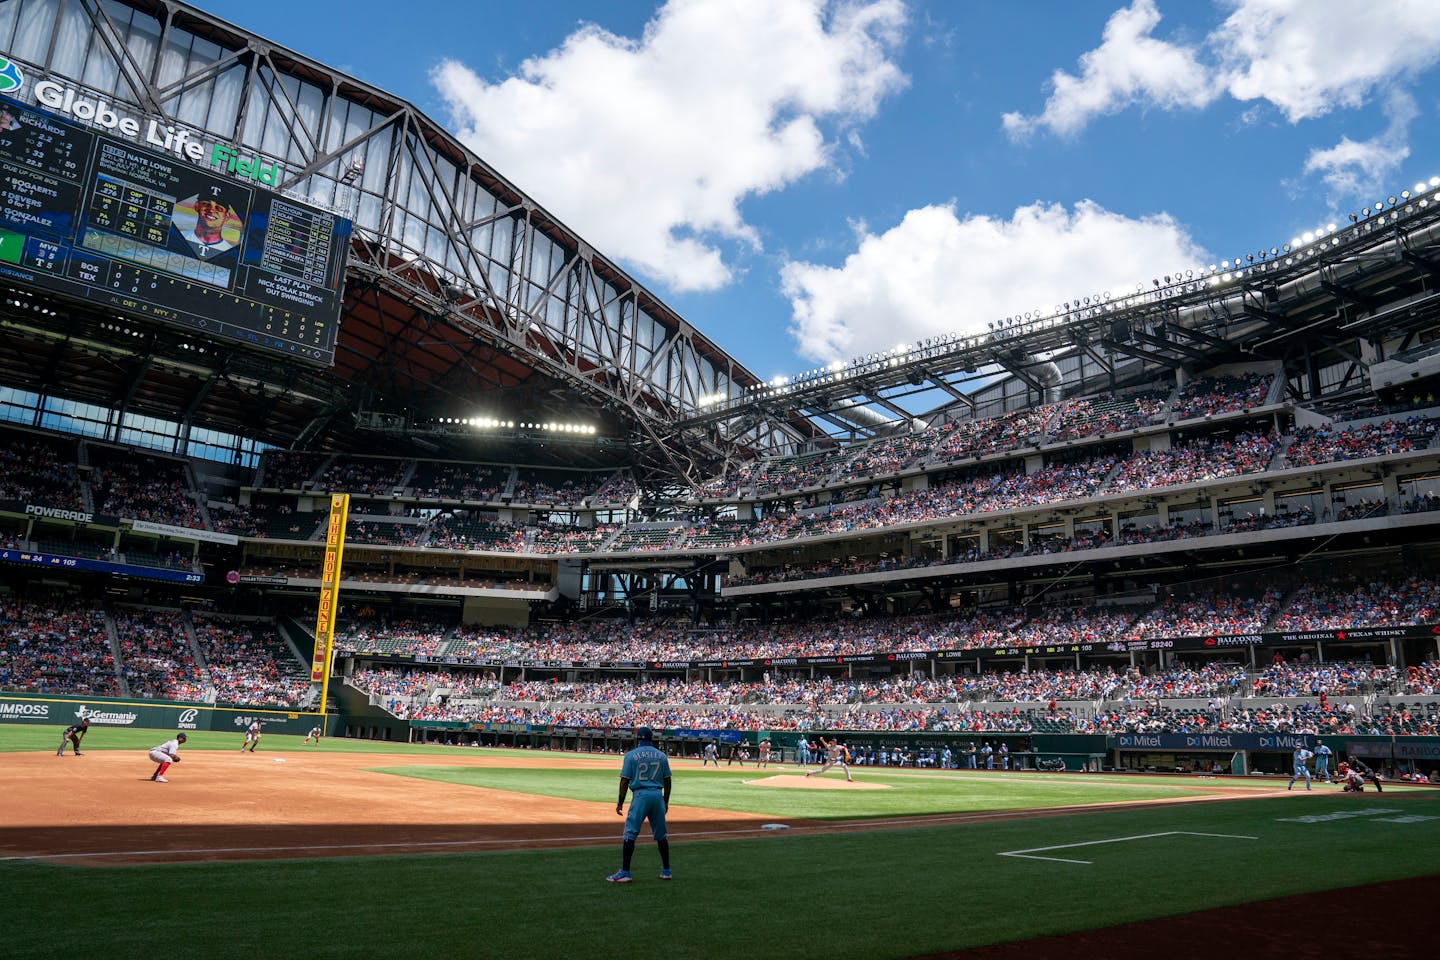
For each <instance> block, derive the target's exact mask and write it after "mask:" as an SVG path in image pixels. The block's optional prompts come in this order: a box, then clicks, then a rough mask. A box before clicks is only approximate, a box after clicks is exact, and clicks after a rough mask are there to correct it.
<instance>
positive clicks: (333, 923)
mask: <svg viewBox="0 0 1440 960" xmlns="http://www.w3.org/2000/svg"><path fill="white" fill-rule="evenodd" d="M99 733H101V734H103V735H104V736H103V738H102V737H96V736H95V734H93V733H92V734H91V737H94V742H93V744H92V743H91V742H89V741H90V737H87V743H86V748H87V749H101V748H102V744H103V745H104V746H107V747H114V748H117V749H141V748H144V747H148V746H152V745H153V744H154V743H157V742H159V741H160V739H162V736H161V735H160V734H159V733H158V732H157V731H119V730H100V731H99ZM211 738H214V739H211ZM58 739H59V734H58V728H53V729H46V728H41V729H37V728H32V727H19V726H12V727H5V728H0V750H4V749H16V748H17V747H20V746H21V745H22V744H26V745H25V746H23V748H24V749H50V750H53V749H54V746H55V743H56V742H58ZM299 740H300V738H286V737H278V736H276V737H271V736H269V735H267V736H266V739H265V741H263V743H262V747H261V750H262V752H263V751H264V750H265V749H266V748H267V747H273V748H275V749H279V748H280V746H282V745H283V746H285V747H287V748H300V747H299ZM188 746H191V745H190V744H187V747H188ZM194 746H196V747H199V748H202V749H203V748H205V747H211V748H214V749H237V748H238V739H237V738H236V736H235V735H234V734H198V735H197V736H196V738H195V743H194ZM303 749H309V748H303ZM319 749H320V750H321V751H327V750H342V749H343V750H345V751H346V752H352V751H363V750H365V749H369V750H374V751H377V752H386V753H393V752H398V751H401V750H407V749H415V750H417V751H419V752H423V753H427V754H429V753H432V752H436V751H439V752H445V751H447V750H448V751H449V753H450V755H452V756H454V755H456V754H457V753H458V752H459V751H457V750H456V748H443V747H431V748H406V747H404V746H403V745H397V744H383V743H379V744H362V743H351V742H347V741H339V740H327V741H325V742H324V744H323V745H322V746H321V747H320V748H319ZM463 752H464V754H465V755H469V754H471V753H472V752H473V751H469V750H465V751H463ZM487 753H489V755H493V756H507V755H509V756H514V754H513V753H510V754H507V753H506V752H504V751H497V752H493V753H490V752H488V751H487ZM616 768H617V769H616V770H615V771H607V770H598V771H596V770H585V771H578V773H580V774H581V777H580V778H579V779H578V780H577V781H576V782H578V783H582V784H586V787H585V789H589V784H591V783H592V782H593V785H594V786H595V788H596V789H597V790H599V796H598V797H587V799H603V800H605V801H606V802H609V801H610V799H611V798H612V797H613V791H614V786H615V782H616V779H615V777H616V773H617V772H618V758H617V763H616ZM438 769H439V770H440V772H442V773H449V772H452V771H451V770H450V768H438ZM792 769H793V768H792ZM467 772H469V771H467ZM481 772H483V773H485V774H486V775H487V776H488V775H491V774H494V775H497V776H499V777H501V778H502V780H503V784H505V785H508V788H510V789H520V788H522V787H523V788H524V789H525V790H526V791H527V792H531V791H534V792H548V791H546V790H541V789H538V788H541V787H545V786H546V785H547V781H548V780H549V778H548V773H549V772H548V771H529V770H521V769H518V768H512V769H508V770H506V769H497V770H486V771H481ZM532 774H542V776H540V777H538V778H532V777H531V775H532ZM676 774H677V779H678V780H679V783H678V784H677V787H676V790H677V796H676V801H677V802H679V801H680V799H681V797H680V795H679V791H681V790H682V789H683V790H684V791H686V793H687V797H686V799H691V797H690V795H691V794H698V795H704V791H706V790H709V789H712V788H713V789H715V790H720V789H721V788H722V787H724V786H725V781H726V779H727V777H728V779H729V780H730V781H734V780H736V779H739V777H738V775H736V774H731V773H729V772H728V771H725V770H723V769H722V770H721V771H720V772H719V773H718V774H717V773H716V772H714V771H703V772H702V771H700V770H698V769H697V768H692V767H689V766H688V765H687V767H686V768H685V769H683V770H681V769H677V771H676ZM747 775H750V774H748V773H747ZM861 776H862V777H864V778H866V779H868V778H870V777H871V776H875V777H881V776H883V775H882V774H879V773H878V772H877V773H875V774H871V773H869V772H868V771H866V772H863V773H861ZM886 779H887V781H888V780H890V779H894V780H897V781H902V780H903V781H904V782H903V784H899V785H896V786H894V787H893V788H892V789H891V790H884V791H881V790H875V791H813V792H812V791H786V790H773V791H761V790H756V789H754V788H747V791H748V792H749V793H751V794H756V793H764V794H766V795H767V799H766V801H765V802H766V803H770V802H783V803H787V804H788V803H791V802H792V801H791V799H790V798H791V797H792V796H793V797H794V798H795V800H794V801H793V802H802V801H805V800H808V801H810V802H811V803H812V804H814V805H817V806H818V805H819V804H822V803H824V802H827V801H826V798H828V797H830V796H836V795H838V796H845V797H863V798H866V799H869V798H877V799H876V800H875V802H877V803H882V802H890V801H888V800H880V799H879V798H891V797H895V796H904V795H905V794H906V792H907V791H908V790H909V788H910V785H911V784H912V783H914V784H919V783H921V782H922V781H923V782H924V784H925V789H928V788H929V787H930V786H932V785H934V784H939V783H941V782H942V781H940V779H939V778H914V780H913V781H911V780H904V778H901V777H887V778H886ZM1065 779H1067V778H1065V777H1049V778H1046V777H1043V776H1041V777H1033V778H1025V777H1012V778H1009V779H1006V780H1000V779H999V778H991V782H990V784H989V785H990V786H993V787H995V788H997V789H999V790H1001V791H1004V790H1014V791H1017V792H1019V791H1023V790H1027V789H1030V788H1031V787H1030V781H1035V782H1039V783H1045V782H1049V783H1058V782H1060V781H1063V780H1065ZM1079 779H1082V778H1076V780H1077V781H1078V780H1079ZM1083 779H1085V780H1090V779H1092V778H1089V777H1086V778H1083ZM1093 779H1099V780H1105V779H1109V778H1093ZM1119 782H1120V787H1117V788H1116V789H1130V788H1132V787H1136V786H1139V787H1144V786H1147V785H1149V784H1154V785H1155V787H1156V788H1157V789H1159V790H1165V789H1171V788H1172V787H1173V780H1171V779H1169V778H1156V779H1154V780H1151V779H1150V778H1134V777H1131V778H1119ZM1190 782H1192V783H1193V782H1194V781H1193V780H1192V781H1190ZM485 785H486V786H492V787H493V786H501V788H502V789H506V788H507V786H505V785H502V784H501V782H500V781H491V782H487V783H486V784H485ZM979 787H980V784H978V783H976V782H974V781H971V780H962V781H951V782H950V784H949V785H947V786H946V789H952V788H953V789H954V791H955V793H954V800H955V803H957V804H959V803H968V802H969V801H968V800H967V799H966V797H967V795H968V794H969V793H970V792H971V791H972V790H978V789H979ZM550 789H554V786H553V782H552V783H550ZM565 789H567V790H568V789H573V788H571V787H566V788H565ZM737 792H739V791H737ZM924 792H925V790H923V789H921V788H919V787H918V786H917V787H916V795H923V794H924ZM770 794H774V795H776V797H777V799H776V800H774V801H772V800H770V799H768V795H770ZM561 795H569V794H561ZM1152 795H1153V794H1152ZM722 799H723V798H722ZM694 802H698V801H694ZM924 802H925V803H931V802H933V799H927V800H925V801H924ZM995 802H1000V801H999V800H996V801H995ZM516 803H517V804H523V803H524V799H523V797H522V796H517V799H516ZM952 809H961V808H960V807H952ZM1378 811H1397V813H1380V812H1378ZM1330 814H1340V815H1343V816H1342V817H1341V818H1338V819H1331V820H1325V819H1320V820H1316V818H1317V817H1324V816H1326V815H1330ZM1352 814H1365V815H1363V816H1352ZM810 815H813V814H810ZM1300 817H1304V818H1309V820H1310V822H1297V821H1296V820H1295V819H1294V818H1300ZM0 818H3V802H0ZM1172 831H1185V832H1187V833H1188V834H1194V833H1209V834H1225V835H1227V836H1224V837H1201V836H1192V835H1173V836H1159V837H1149V838H1146V839H1133V840H1125V841H1121V842H1109V843H1103V844H1096V845H1093V846H1086V847H1071V848H1069V849H1064V850H1051V851H1043V852H1038V853H1039V855H1042V856H1055V857H1062V858H1067V859H1079V860H1087V861H1092V862H1090V863H1084V864H1081V863H1062V862H1055V861H1040V860H1027V859H1019V858H1014V857H1006V856H1001V855H1000V854H1002V853H1004V852H1007V851H1010V852H1013V851H1020V850H1027V849H1033V848H1037V847H1050V846H1055V845H1062V844H1078V843H1083V842H1087V841H1095V840H1107V841H1115V840H1117V839H1118V838H1126V837H1141V836H1142V835H1147V834H1160V833H1170V832H1172ZM1239 837H1254V838H1256V839H1253V840H1250V839H1238V838H1239ZM327 839H339V838H338V837H337V838H327ZM1437 849H1440V791H1431V790H1423V789H1414V790H1409V791H1401V790H1391V789H1387V791H1386V792H1385V793H1384V794H1383V795H1376V794H1373V793H1367V794H1363V795H1361V796H1350V795H1342V794H1339V793H1338V792H1334V788H1327V789H1324V792H1320V793H1317V794H1311V795H1298V794H1297V795H1293V796H1290V795H1287V796H1280V797H1275V798H1267V799H1260V800H1244V801H1235V802H1230V803H1221V804H1188V805H1181V806H1161V807H1149V808H1144V809H1129V810H1123V811H1110V812H1097V813H1088V814H1082V815H1074V816H1067V817H1046V818H1038V819H1027V820H1007V821H999V822H985V823H965V824H957V825H953V826H944V827H936V826H926V827H919V828H912V829H902V830H883V831H860V832H844V833H833V834H832V833H827V834H806V833H803V832H800V831H784V832H777V833H775V834H773V835H765V836H762V837H755V838H750V839H744V840H727V841H707V842H688V843H687V842H685V841H684V840H683V839H680V838H677V840H676V842H675V844H674V848H673V855H674V866H675V871H676V879H675V880H674V881H673V882H671V883H662V882H660V881H659V880H658V879H657V878H656V872H657V870H658V865H659V864H658V859H657V858H656V855H655V851H654V848H653V846H651V845H650V844H649V843H648V842H644V841H642V844H641V847H640V849H639V851H638V852H637V854H636V863H635V873H636V882H635V883H634V884H632V885H630V886H628V887H616V886H612V885H610V884H606V883H604V882H603V878H604V876H605V875H606V874H608V873H610V872H611V871H613V870H614V869H615V866H616V864H617V859H618V852H619V851H618V844H616V845H615V846H614V847H608V846H607V847H592V848H580V849H575V850H543V851H525V852H520V851H516V852H508V853H484V854H464V855H445V856H426V857H386V858H366V859H331V860H304V861H268V862H251V863H235V864H204V863H194V864H174V865H160V866H145V867H138V866H127V867H105V868H90V867H63V866H57V865H54V864H50V863H35V862H14V861H11V862H0V885H3V889H4V890H5V891H6V893H5V897H4V898H3V900H0V902H3V906H0V920H3V926H4V934H3V936H4V941H3V942H4V954H5V956H7V957H16V958H19V957H66V958H75V957H88V956H99V957H107V958H108V957H115V958H128V957H137V958H138V957H154V956H157V955H175V956H205V957H237V958H242V957H243V958H256V957H262V958H288V957H305V958H310V957H315V958H328V957H335V958H342V957H343V958H348V960H353V958H357V957H369V956H377V957H385V958H387V960H401V958H409V957H416V958H422V957H423V958H426V960H434V958H435V957H437V956H438V957H450V956H466V957H505V958H519V957H525V958H530V957H533V958H549V957H555V958H562V957H563V958H573V957H584V958H595V960H604V958H611V957H614V958H623V960H642V958H648V957H657V958H658V957H663V958H667V960H685V958H711V957H717V956H725V955H727V954H728V955H733V954H737V953H739V954H743V955H744V956H745V957H746V958H747V960H749V958H754V960H769V958H775V960H808V958H826V960H871V958H887V957H893V958H900V957H912V956H916V955H920V954H925V953H933V952H940V951H946V950H955V949H962V948H966V947H971V946H978V945H982V944H986V943H995V942H1005V941H1012V940H1018V939H1027V938H1030V937H1035V936H1040V935H1045V934H1053V933H1063V932H1067V931H1071V930H1077V929H1088V928H1093V927H1097V926H1103V925H1110V924H1115V923H1122V922H1127V921H1132V920H1141V919H1148V918H1153V917H1160V916H1166V915H1169V914H1173V913H1181V912H1189V911H1194V910H1200V909H1206V908H1211V907H1218V906H1225V905H1231V904H1241V903H1246V902H1250V901H1253V900H1258V899H1264V898H1269V897H1276V896H1284V895H1290V894H1296V893H1304V892H1309V891H1314V890H1322V889H1329V888H1332V887H1337V886H1345V885H1353V884H1361V883H1369V882H1376V881H1380V880H1386V879H1397V878H1403V877H1411V876H1419V875H1425V874H1430V873H1433V872H1435V870H1436V860H1435V851H1436V850H1437Z"/></svg>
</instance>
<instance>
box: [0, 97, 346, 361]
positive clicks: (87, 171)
mask: <svg viewBox="0 0 1440 960" xmlns="http://www.w3.org/2000/svg"><path fill="white" fill-rule="evenodd" d="M231 155H232V157H233V152H232V154H231ZM349 237H350V221H349V220H347V219H346V218H344V217H341V216H337V215H336V214H333V213H330V212H328V211H325V210H321V209H319V208H317V207H314V206H311V205H308V204H305V203H300V202H297V201H295V200H292V199H290V198H288V197H284V196H281V195H279V194H277V193H274V192H272V191H270V190H266V189H264V188H263V187H260V186H257V185H255V184H254V183H253V182H250V181H246V180H242V179H239V178H235V177H226V176H222V175H219V174H217V173H211V172H210V171H208V170H206V169H205V168H203V167H200V166H198V165H196V164H195V163H192V162H190V161H188V160H186V159H184V157H183V156H182V155H180V154H178V153H177V154H165V153H160V152H156V151H153V150H148V149H145V148H143V147H140V146H137V145H135V144H133V143H129V142H126V141H124V140H120V139H116V138H114V137H110V136H106V135H104V134H102V133H100V132H98V131H96V130H93V129H90V128H87V127H83V126H81V125H79V124H76V123H73V122H71V121H69V120H65V119H61V118H60V117H58V116H57V115H55V114H52V113H49V112H46V111H44V110H39V109H37V108H35V107H30V106H25V105H23V104H20V103H17V102H15V101H13V100H10V99H9V98H7V97H0V276H5V277H8V278H11V279H13V280H17V281H20V282H23V283H27V284H33V285H35V286H37V287H41V288H44V289H47V290H52V291H55V292H57V293H60V294H66V295H70V296H78V297H80V298H82V299H85V300H88V301H91V302H95V303H100V304H104V305H106V306H108V307H111V308H113V309H115V310H116V311H119V312H122V313H128V314H134V315H137V316H141V317H150V318H154V319H158V320H163V321H166V322H169V323H172V324H177V325H179V326H182V327H187V328H189V329H193V330H197V331H199V332H201V333H203V334H204V335H206V336H215V337H223V338H227V339H231V340H238V341H240V342H242V343H246V344H250V345H252V346H255V347H259V348H261V349H265V350H270V351H275V352H279V353H283V354H285V355H287V356H292V357H296V358H300V359H304V360H308V361H311V362H314V363H319V364H325V365H329V364H331V363H333V362H334V360H335V337H336V334H337V332H338V330H339V325H340V300H341V294H342V288H343V285H344V280H345V259H346V253H347V249H348V245H349Z"/></svg>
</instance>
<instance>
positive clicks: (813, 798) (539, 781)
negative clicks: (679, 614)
mask: <svg viewBox="0 0 1440 960" xmlns="http://www.w3.org/2000/svg"><path fill="white" fill-rule="evenodd" d="M616 767H617V769H616V770H588V769H587V770H546V769H530V768H518V767H512V768H508V769H507V768H494V767H379V768H376V769H377V770H378V771H379V772H381V773H391V774H396V775H398V776H406V777H415V778H417V779H421V780H440V781H443V782H446V783H461V784H468V785H470V786H476V787H489V788H491V789H495V790H510V791H513V792H515V793H529V794H539V795H540V796H545V797H562V798H564V799H567V800H602V799H608V798H610V797H613V796H614V795H615V793H616V786H617V784H618V782H619V781H618V772H617V771H618V767H619V764H618V763H617V764H616ZM783 774H792V775H796V776H798V775H799V771H798V770H796V768H794V767H789V768H783V769H766V770H754V771H751V772H750V773H748V774H747V773H745V772H743V771H741V772H739V773H737V772H736V771H734V770H732V769H730V768H722V769H720V770H714V769H711V770H697V769H687V768H683V767H677V768H675V770H674V780H675V785H674V792H673V793H672V795H671V803H674V804H679V805H681V806H694V807H709V808H710V809H712V810H732V811H735V812H737V813H756V814H769V815H771V816H775V817H790V818H797V819H808V820H849V819H855V818H863V817H905V816H921V815H928V814H941V813H964V812H973V811H976V810H1018V809H1024V808H1029V807H1064V806H1071V805H1074V804H1088V803H1123V802H1127V801H1134V800H1156V799H1165V798H1171V797H1183V796H1194V794H1195V788H1196V786H1198V785H1199V781H1197V780H1195V779H1194V778H1191V779H1189V780H1188V781H1185V782H1184V783H1183V785H1182V783H1180V782H1177V780H1176V779H1175V778H1167V779H1165V780H1160V779H1158V778H1157V779H1155V780H1143V779H1139V778H1133V777H1132V778H1130V779H1129V780H1128V781H1127V780H1117V779H1116V778H1115V777H1070V776H1057V775H1055V774H1021V773H1009V774H1004V773H966V772H963V771H959V770H948V771H947V770H910V771H899V770H890V771H887V770H885V769H884V768H881V769H870V768H865V767H859V768H856V770H855V776H856V779H857V780H859V781H860V782H862V783H865V784H869V785H879V786H883V787H884V788H885V789H883V790H825V789H819V790H794V789H784V788H766V787H755V786H748V785H747V784H746V781H747V780H762V779H764V778H766V777H770V776H775V775H783ZM828 776H830V777H832V778H833V779H836V780H838V779H840V777H841V775H840V774H838V773H837V774H830V775H828Z"/></svg>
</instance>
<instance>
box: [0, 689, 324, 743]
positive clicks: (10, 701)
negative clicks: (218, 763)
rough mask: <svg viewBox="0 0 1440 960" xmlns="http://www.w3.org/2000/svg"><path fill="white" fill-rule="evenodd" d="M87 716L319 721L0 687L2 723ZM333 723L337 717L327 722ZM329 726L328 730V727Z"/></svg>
mask: <svg viewBox="0 0 1440 960" xmlns="http://www.w3.org/2000/svg"><path fill="white" fill-rule="evenodd" d="M85 717H89V719H90V726H91V727H92V728H94V727H139V728H152V729H156V730H214V731H229V732H233V733H241V732H243V731H244V730H245V728H246V727H248V726H249V725H250V723H251V722H252V721H254V720H259V721H260V725H261V727H262V729H263V730H264V731H265V732H267V733H294V734H299V735H300V736H304V735H305V734H307V733H309V732H310V730H311V728H312V727H314V726H315V725H316V724H317V723H320V722H321V720H322V718H321V716H320V715H319V714H318V713H305V712H302V711H298V710H274V709H260V708H251V709H246V708H242V707H224V706H219V707H217V706H211V705H209V704H203V703H183V702H181V703H175V702H171V701H160V700H120V699H117V698H113V697H75V696H68V695H64V694H37V695H24V694H11V693H0V723H45V724H59V725H61V726H69V725H70V724H72V723H76V722H78V721H79V720H81V719H83V718H85ZM329 726H330V727H331V728H332V729H333V728H334V727H335V723H334V722H333V719H332V721H331V722H330V724H329ZM327 732H329V731H327Z"/></svg>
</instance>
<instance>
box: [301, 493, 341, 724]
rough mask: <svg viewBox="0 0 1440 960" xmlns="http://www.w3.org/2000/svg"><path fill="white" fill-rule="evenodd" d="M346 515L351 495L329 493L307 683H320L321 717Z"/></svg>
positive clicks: (332, 649) (327, 706)
mask: <svg viewBox="0 0 1440 960" xmlns="http://www.w3.org/2000/svg"><path fill="white" fill-rule="evenodd" d="M349 513H350V494H348V493H334V494H331V495H330V522H329V523H328V524H327V525H326V528H325V565H324V566H323V567H321V569H320V606H319V609H318V610H317V611H316V613H315V655H314V657H312V658H311V660H310V681H311V682H312V683H318V684H320V715H321V717H322V718H323V717H325V715H326V713H327V712H328V711H329V709H330V662H331V660H332V659H333V658H334V654H335V642H334V641H335V612H336V610H337V609H339V606H340V564H341V561H342V560H343V559H344V556H345V519H346V517H347V516H348V515H349ZM327 732H328V731H327Z"/></svg>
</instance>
